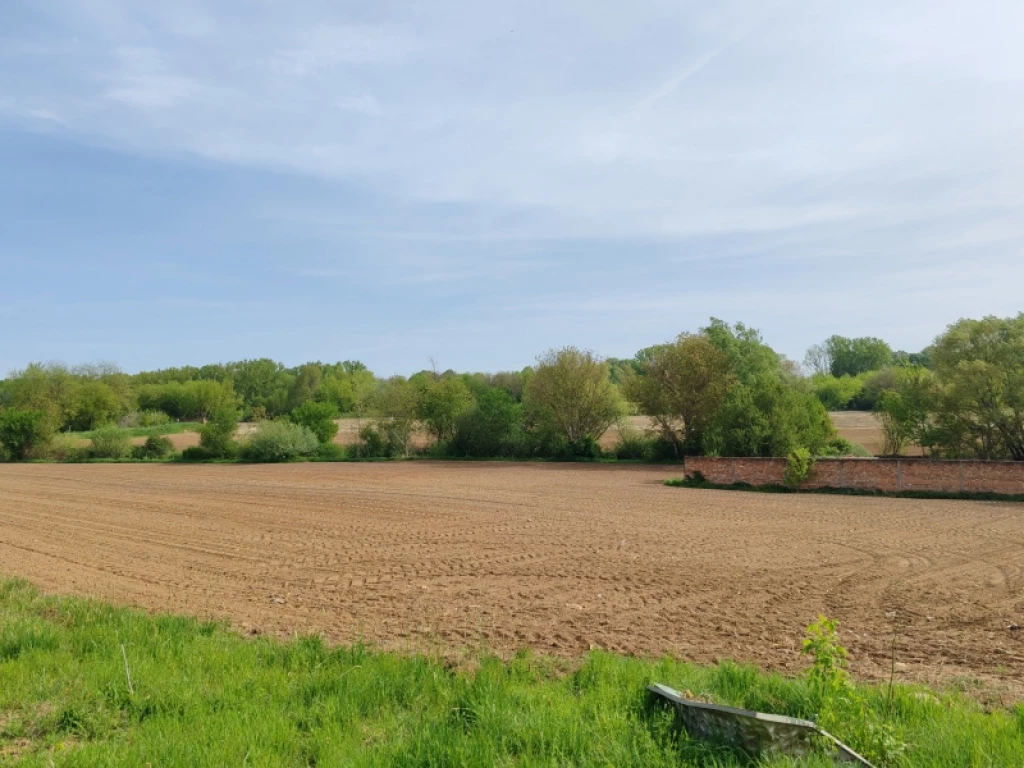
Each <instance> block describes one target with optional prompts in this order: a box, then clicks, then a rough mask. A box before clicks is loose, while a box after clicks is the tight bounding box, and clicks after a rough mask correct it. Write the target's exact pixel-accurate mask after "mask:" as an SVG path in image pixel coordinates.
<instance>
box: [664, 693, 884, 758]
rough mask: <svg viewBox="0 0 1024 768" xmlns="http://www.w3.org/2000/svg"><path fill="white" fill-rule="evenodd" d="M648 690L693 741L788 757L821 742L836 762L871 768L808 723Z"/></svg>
mask: <svg viewBox="0 0 1024 768" xmlns="http://www.w3.org/2000/svg"><path fill="white" fill-rule="evenodd" d="M647 690H649V691H650V692H651V693H653V694H655V695H657V696H661V697H662V698H664V699H667V700H668V701H670V702H672V704H674V705H675V707H676V710H677V711H678V712H679V715H680V717H681V719H682V721H683V725H684V726H685V727H686V730H687V731H688V732H689V734H690V736H692V737H693V738H695V739H706V740H709V741H715V742H718V743H726V744H731V745H733V746H737V747H740V748H742V749H744V750H746V751H747V752H750V753H753V754H758V753H762V754H769V755H786V756H788V757H801V756H803V755H807V754H809V753H810V752H811V750H812V749H813V748H814V745H815V743H817V744H821V743H822V742H824V743H825V744H826V745H828V746H831V747H832V748H833V750H834V752H833V754H834V759H835V761H836V762H837V763H845V764H850V763H852V764H854V765H864V766H868V768H874V766H872V765H871V763H869V762H868V761H867V760H865V759H864V758H863V757H861V756H860V755H858V754H857V753H856V752H854V751H853V750H852V749H850V748H849V747H848V746H846V745H845V744H843V742H841V741H839V739H837V738H836V737H835V736H833V735H832V734H830V733H829V732H828V731H825V730H822V729H821V728H819V727H818V726H817V725H815V724H814V723H812V722H811V721H810V720H800V719H798V718H795V717H784V716H783V715H769V714H766V713H764V712H752V711H750V710H748V709H737V708H736V707H725V706H722V705H720V704H705V703H704V702H702V701H692V700H690V699H685V698H683V696H682V695H681V694H680V693H679V691H676V690H674V689H672V688H669V687H668V686H667V685H658V684H655V685H649V686H648V687H647Z"/></svg>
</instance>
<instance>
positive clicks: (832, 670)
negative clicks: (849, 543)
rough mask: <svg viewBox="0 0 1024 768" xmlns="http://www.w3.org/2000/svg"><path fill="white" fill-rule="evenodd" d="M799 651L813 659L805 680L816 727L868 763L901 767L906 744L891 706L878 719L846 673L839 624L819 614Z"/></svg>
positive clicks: (875, 711)
mask: <svg viewBox="0 0 1024 768" xmlns="http://www.w3.org/2000/svg"><path fill="white" fill-rule="evenodd" d="M801 652H802V653H804V654H805V655H808V656H810V657H811V668H810V670H809V671H808V674H807V677H808V682H809V683H810V689H811V695H812V701H813V703H814V706H815V708H816V709H817V712H818V723H819V725H821V726H822V727H823V728H824V729H825V730H827V731H831V732H832V733H833V734H836V735H838V736H839V737H840V738H843V739H844V740H848V741H849V743H850V744H851V746H853V747H854V749H856V750H858V751H859V752H861V753H862V754H864V755H865V756H866V757H868V758H870V759H873V760H878V761H880V762H882V763H883V764H884V765H887V766H898V765H903V764H904V763H903V761H904V755H905V753H906V751H907V743H906V742H905V741H904V740H903V738H902V735H901V733H900V730H899V729H898V728H897V726H896V724H895V723H894V722H893V721H892V708H891V705H890V706H888V707H887V709H886V712H885V717H884V718H883V717H881V716H880V714H881V713H880V712H879V711H878V709H877V707H872V706H871V705H870V703H869V701H868V699H867V697H866V696H865V695H864V693H863V691H862V690H860V689H858V688H857V687H856V686H855V685H854V684H853V681H852V680H851V679H850V674H849V672H848V671H847V666H848V659H849V653H848V652H847V650H846V648H845V647H844V646H843V644H842V643H841V642H840V640H839V622H837V621H836V620H834V619H830V618H828V617H826V616H819V617H818V620H817V621H815V622H814V623H813V624H811V625H810V626H808V627H807V635H806V637H805V638H804V641H803V647H802V649H801Z"/></svg>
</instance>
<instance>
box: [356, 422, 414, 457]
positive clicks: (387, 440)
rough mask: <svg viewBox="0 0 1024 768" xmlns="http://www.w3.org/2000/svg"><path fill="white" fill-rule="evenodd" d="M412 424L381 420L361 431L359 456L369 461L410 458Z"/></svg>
mask: <svg viewBox="0 0 1024 768" xmlns="http://www.w3.org/2000/svg"><path fill="white" fill-rule="evenodd" d="M411 434H412V422H410V421H409V420H407V419H379V420H377V421H376V422H373V423H371V424H367V425H366V426H365V427H363V428H362V429H361V430H360V431H359V439H360V441H361V442H360V446H359V454H360V455H361V456H364V457H366V458H369V459H390V458H398V457H400V456H409V454H410V452H411Z"/></svg>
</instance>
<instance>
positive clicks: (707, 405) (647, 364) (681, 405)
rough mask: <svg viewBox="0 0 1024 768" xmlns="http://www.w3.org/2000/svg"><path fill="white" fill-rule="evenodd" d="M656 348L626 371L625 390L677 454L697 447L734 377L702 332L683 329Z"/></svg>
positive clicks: (717, 350)
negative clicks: (682, 331) (635, 365)
mask: <svg viewBox="0 0 1024 768" xmlns="http://www.w3.org/2000/svg"><path fill="white" fill-rule="evenodd" d="M652 350H653V351H652V352H651V354H649V355H647V356H646V357H645V359H643V360H640V361H638V365H637V368H636V369H635V372H633V371H629V372H627V373H625V375H624V376H623V393H624V394H625V395H626V397H627V398H628V399H629V400H630V401H632V402H633V403H635V404H636V405H637V407H639V409H640V412H641V413H643V414H645V415H647V416H650V417H651V418H652V419H653V420H654V422H655V424H657V426H658V430H659V432H660V433H661V437H662V439H663V440H665V441H666V442H667V443H669V444H671V445H672V447H673V449H674V450H675V453H676V455H677V456H679V455H681V453H682V452H683V451H686V450H690V451H692V452H699V451H700V446H701V440H702V437H703V435H704V433H705V432H706V431H707V429H708V427H709V426H710V425H711V423H712V422H713V420H714V418H715V415H716V414H717V413H718V410H719V408H721V406H722V403H723V402H724V400H725V397H726V395H728V393H729V390H730V389H731V388H732V386H733V384H734V383H735V380H736V376H735V374H734V373H733V371H732V366H731V364H730V361H729V357H728V356H727V355H726V354H725V352H723V351H722V350H720V349H719V348H718V347H716V346H715V345H714V344H712V343H711V342H710V341H709V340H708V338H707V337H706V336H703V335H698V336H694V335H690V334H680V336H679V337H678V338H677V339H676V341H675V342H673V343H671V344H662V345H660V346H658V347H656V348H652Z"/></svg>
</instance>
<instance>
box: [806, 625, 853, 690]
mask: <svg viewBox="0 0 1024 768" xmlns="http://www.w3.org/2000/svg"><path fill="white" fill-rule="evenodd" d="M801 653H803V654H806V655H807V656H810V657H811V660H812V661H811V670H810V672H809V674H808V677H809V679H810V681H811V688H812V690H813V691H814V692H815V694H816V695H817V696H818V698H819V700H820V701H821V702H822V705H827V704H828V703H829V702H831V701H832V700H833V699H834V698H835V697H836V696H838V695H840V694H841V693H843V692H844V691H846V690H848V689H849V687H850V676H849V673H848V672H847V671H846V667H847V658H848V656H849V654H848V653H847V651H846V648H844V647H843V645H842V643H840V642H839V622H837V621H835V620H834V619H830V618H828V617H826V616H819V617H818V620H817V621H816V622H814V623H813V624H811V625H810V626H808V627H807V636H806V637H805V638H804V642H803V647H802V649H801Z"/></svg>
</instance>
